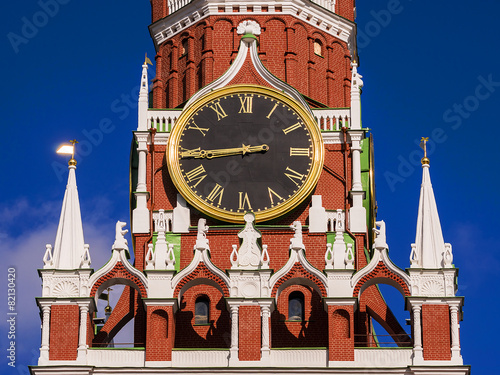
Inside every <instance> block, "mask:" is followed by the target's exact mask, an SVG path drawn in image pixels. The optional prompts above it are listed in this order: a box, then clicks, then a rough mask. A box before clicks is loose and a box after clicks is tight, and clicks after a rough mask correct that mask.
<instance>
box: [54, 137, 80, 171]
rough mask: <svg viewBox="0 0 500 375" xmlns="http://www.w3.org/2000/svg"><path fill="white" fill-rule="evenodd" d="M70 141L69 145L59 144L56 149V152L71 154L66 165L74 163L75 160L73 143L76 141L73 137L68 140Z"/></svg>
mask: <svg viewBox="0 0 500 375" xmlns="http://www.w3.org/2000/svg"><path fill="white" fill-rule="evenodd" d="M69 143H71V146H70V145H68V144H63V145H61V146H59V148H58V149H57V151H56V152H57V153H58V154H63V155H71V159H70V160H69V162H68V165H76V160H75V144H77V143H78V141H77V140H76V139H73V140H71V141H69Z"/></svg>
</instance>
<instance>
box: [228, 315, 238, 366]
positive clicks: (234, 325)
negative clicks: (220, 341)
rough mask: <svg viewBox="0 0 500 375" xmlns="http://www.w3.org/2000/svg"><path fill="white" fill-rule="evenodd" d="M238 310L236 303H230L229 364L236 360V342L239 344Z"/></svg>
mask: <svg viewBox="0 0 500 375" xmlns="http://www.w3.org/2000/svg"><path fill="white" fill-rule="evenodd" d="M238 310H239V306H238V305H231V348H230V349H229V352H230V356H229V363H230V364H234V363H236V362H238V344H239V332H238Z"/></svg>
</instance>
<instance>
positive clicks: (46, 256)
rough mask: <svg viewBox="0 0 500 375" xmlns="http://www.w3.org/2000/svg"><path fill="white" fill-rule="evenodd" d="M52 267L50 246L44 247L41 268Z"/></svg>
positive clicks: (52, 260)
mask: <svg viewBox="0 0 500 375" xmlns="http://www.w3.org/2000/svg"><path fill="white" fill-rule="evenodd" d="M52 267H54V259H53V258H52V245H50V244H47V245H45V254H44V255H43V268H52Z"/></svg>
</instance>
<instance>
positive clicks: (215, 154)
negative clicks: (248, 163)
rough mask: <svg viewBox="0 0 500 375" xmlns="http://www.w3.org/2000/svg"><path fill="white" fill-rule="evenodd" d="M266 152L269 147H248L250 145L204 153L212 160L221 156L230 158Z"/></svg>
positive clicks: (264, 145)
mask: <svg viewBox="0 0 500 375" xmlns="http://www.w3.org/2000/svg"><path fill="white" fill-rule="evenodd" d="M267 150H269V146H268V145H266V144H263V145H260V146H250V145H245V144H242V145H241V147H235V148H222V149H218V150H207V151H206V158H207V159H213V158H218V157H222V156H232V155H240V154H241V155H245V154H247V153H252V152H260V151H267Z"/></svg>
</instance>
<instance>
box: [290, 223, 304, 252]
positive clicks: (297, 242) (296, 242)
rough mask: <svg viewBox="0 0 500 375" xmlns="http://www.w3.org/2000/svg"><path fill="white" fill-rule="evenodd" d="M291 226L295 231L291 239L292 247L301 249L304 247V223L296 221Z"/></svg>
mask: <svg viewBox="0 0 500 375" xmlns="http://www.w3.org/2000/svg"><path fill="white" fill-rule="evenodd" d="M290 228H291V229H293V230H294V231H295V233H294V235H293V238H291V239H290V247H291V248H292V249H294V250H300V249H303V248H304V244H303V243H302V224H301V223H300V221H294V222H293V224H292V225H290Z"/></svg>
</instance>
